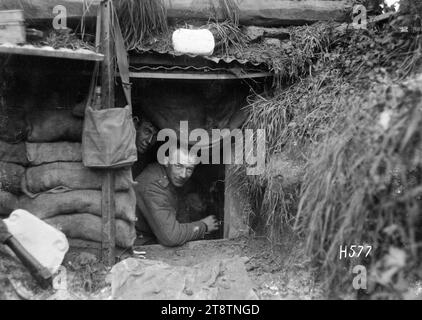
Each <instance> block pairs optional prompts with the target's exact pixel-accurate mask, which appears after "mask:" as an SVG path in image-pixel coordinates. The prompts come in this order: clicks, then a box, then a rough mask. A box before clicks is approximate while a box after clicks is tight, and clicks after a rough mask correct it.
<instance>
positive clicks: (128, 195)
mask: <svg viewBox="0 0 422 320" xmlns="http://www.w3.org/2000/svg"><path fill="white" fill-rule="evenodd" d="M19 208H21V209H25V210H28V211H31V213H32V214H34V215H35V216H37V217H38V218H40V219H48V218H52V217H55V216H58V215H66V214H74V213H91V214H94V215H96V216H99V217H101V191H96V190H77V191H69V192H64V193H58V194H41V195H39V196H38V197H36V198H35V199H31V198H30V197H28V196H26V195H24V196H21V197H20V198H19ZM135 209H136V196H135V191H134V190H133V188H131V189H130V190H129V191H128V192H116V218H118V219H122V220H125V221H128V222H135V221H136V215H135Z"/></svg>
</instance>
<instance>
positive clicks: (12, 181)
mask: <svg viewBox="0 0 422 320" xmlns="http://www.w3.org/2000/svg"><path fill="white" fill-rule="evenodd" d="M24 173H25V168H24V167H22V166H20V165H17V164H14V163H7V162H0V190H3V191H8V192H11V193H14V194H19V193H20V192H21V180H22V177H23V176H24Z"/></svg>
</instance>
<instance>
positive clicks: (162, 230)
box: [135, 163, 206, 247]
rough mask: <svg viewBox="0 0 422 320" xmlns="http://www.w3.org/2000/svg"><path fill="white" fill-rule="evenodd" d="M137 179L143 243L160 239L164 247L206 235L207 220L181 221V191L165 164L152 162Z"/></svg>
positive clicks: (138, 215) (139, 229) (140, 231)
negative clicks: (171, 180) (177, 188)
mask: <svg viewBox="0 0 422 320" xmlns="http://www.w3.org/2000/svg"><path fill="white" fill-rule="evenodd" d="M136 181H137V182H138V184H137V186H136V187H135V191H136V203H137V217H138V222H137V230H138V233H140V235H141V237H142V238H143V240H144V241H143V244H151V243H154V242H155V241H158V242H159V243H160V244H162V245H164V246H168V247H175V246H181V245H183V244H185V243H186V242H188V241H192V240H198V239H203V238H204V236H205V232H206V224H205V223H204V222H201V221H198V222H192V223H179V222H178V221H177V211H178V203H179V201H178V196H177V190H176V188H175V187H174V186H173V185H172V184H171V183H170V181H169V180H168V178H167V173H166V171H165V168H164V167H163V166H162V165H160V164H158V163H154V164H150V165H149V166H148V167H147V168H146V169H145V170H144V171H143V172H142V173H141V175H140V176H138V177H137V178H136ZM154 240H155V241H154Z"/></svg>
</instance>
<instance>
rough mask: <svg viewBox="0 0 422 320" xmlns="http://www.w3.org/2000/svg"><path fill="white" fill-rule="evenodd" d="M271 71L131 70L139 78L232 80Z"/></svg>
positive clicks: (132, 74)
mask: <svg viewBox="0 0 422 320" xmlns="http://www.w3.org/2000/svg"><path fill="white" fill-rule="evenodd" d="M271 76H272V74H271V73H269V72H256V73H246V74H241V75H234V74H219V73H194V72H156V71H155V72H153V71H151V72H131V73H130V77H131V78H137V79H180V80H232V79H256V78H266V77H271Z"/></svg>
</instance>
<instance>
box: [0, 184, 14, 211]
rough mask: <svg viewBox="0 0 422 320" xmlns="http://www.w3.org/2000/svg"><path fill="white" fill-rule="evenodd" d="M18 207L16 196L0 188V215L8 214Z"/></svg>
mask: <svg viewBox="0 0 422 320" xmlns="http://www.w3.org/2000/svg"><path fill="white" fill-rule="evenodd" d="M17 208H18V197H17V196H15V195H14V194H12V193H10V192H6V191H1V190H0V216H3V217H4V216H8V215H9V214H11V213H12V211H14V210H16V209H17Z"/></svg>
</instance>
